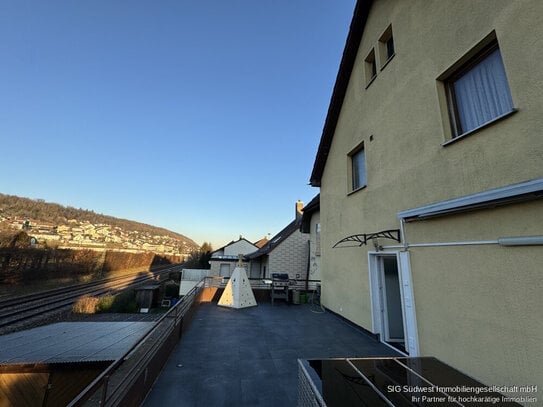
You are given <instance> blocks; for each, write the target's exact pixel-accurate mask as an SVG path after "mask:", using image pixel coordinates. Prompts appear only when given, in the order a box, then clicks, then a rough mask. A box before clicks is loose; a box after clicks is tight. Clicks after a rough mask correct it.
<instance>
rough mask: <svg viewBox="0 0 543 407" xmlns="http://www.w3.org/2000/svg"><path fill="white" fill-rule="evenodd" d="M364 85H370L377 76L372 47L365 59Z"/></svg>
mask: <svg viewBox="0 0 543 407" xmlns="http://www.w3.org/2000/svg"><path fill="white" fill-rule="evenodd" d="M365 62H366V63H365V68H366V69H365V71H366V87H368V86H370V84H371V83H372V82H373V80H374V79H375V77H376V76H377V62H376V61H375V50H374V49H373V48H372V49H371V51H370V53H369V54H368V56H367V57H366V59H365Z"/></svg>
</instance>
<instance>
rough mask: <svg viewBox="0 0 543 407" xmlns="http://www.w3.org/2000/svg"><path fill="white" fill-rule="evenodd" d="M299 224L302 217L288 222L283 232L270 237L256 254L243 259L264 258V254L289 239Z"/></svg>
mask: <svg viewBox="0 0 543 407" xmlns="http://www.w3.org/2000/svg"><path fill="white" fill-rule="evenodd" d="M301 223H302V217H301V216H300V217H299V218H296V219H294V220H293V221H292V222H290V223H289V224H288V225H287V226H286V227H285V228H284V229H283V230H281V231H280V232H279V233H278V234H276V235H275V236H274V237H272V238H271V239H270V241H269V242H268V243H266V244H265V245H264V246H262V247H261V248H260V249H258V250H257V251H256V252H253V253H249V254H247V255H246V256H245V257H246V258H247V259H250V260H252V259H256V258H258V257H261V256H264V255H265V254H268V253H269V252H271V251H272V250H273V249H275V248H276V247H277V246H278V245H279V244H281V243H282V242H283V241H284V240H285V239H286V238H287V237H289V236H290V235H292V234H293V233H294V232H296V231H297V230H298V229H299V228H300V224H301Z"/></svg>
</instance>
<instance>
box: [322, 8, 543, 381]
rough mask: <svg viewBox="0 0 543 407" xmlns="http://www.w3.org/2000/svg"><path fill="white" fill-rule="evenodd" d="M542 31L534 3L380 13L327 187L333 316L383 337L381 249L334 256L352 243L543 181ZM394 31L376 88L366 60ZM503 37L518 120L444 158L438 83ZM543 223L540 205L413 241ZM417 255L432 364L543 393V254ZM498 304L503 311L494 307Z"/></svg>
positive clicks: (414, 265) (541, 15)
mask: <svg viewBox="0 0 543 407" xmlns="http://www.w3.org/2000/svg"><path fill="white" fill-rule="evenodd" d="M542 23H543V3H541V2H539V1H536V0H526V1H519V2H510V1H503V0H498V1H478V2H473V1H469V0H461V1H455V2H442V1H423V0H419V1H409V2H406V1H392V0H381V1H376V2H374V6H373V8H372V9H371V11H370V14H369V18H368V23H367V26H366V29H365V32H364V36H363V39H362V44H361V46H360V49H359V53H358V56H357V60H356V62H355V66H354V69H353V73H352V77H351V81H350V83H349V87H348V90H347V94H346V98H345V101H344V104H343V108H342V112H341V115H340V118H339V122H338V124H337V128H336V133H335V135H334V141H333V143H332V146H331V149H330V154H329V156H328V160H327V162H326V167H325V170H324V173H323V176H322V179H321V204H320V208H321V223H322V230H323V233H322V264H321V266H322V271H321V273H322V280H323V288H322V295H323V302H324V303H325V305H326V306H327V307H328V308H330V309H331V310H333V311H334V312H337V313H339V314H340V315H342V316H344V317H346V318H347V319H350V320H352V321H353V322H355V323H357V324H359V325H361V326H363V327H365V328H367V329H370V330H374V329H375V327H373V326H372V313H371V312H372V310H371V298H370V283H369V277H368V272H369V271H368V252H369V251H370V250H373V247H366V246H364V247H356V248H346V249H339V248H336V249H334V248H332V246H333V245H334V244H335V243H336V242H338V241H339V240H341V239H342V238H344V237H346V236H349V235H352V234H357V233H371V232H377V231H381V230H385V229H398V228H399V221H398V219H397V217H396V214H397V212H399V211H401V210H405V209H409V208H414V207H417V206H421V205H427V204H430V203H433V202H437V201H441V200H445V199H451V198H455V197H459V196H463V195H467V194H471V193H476V192H480V191H483V190H488V189H491V188H496V187H501V186H506V185H510V184H514V183H518V182H523V181H527V180H530V179H534V178H538V177H541V176H543V173H542V171H541V162H543V137H541V135H540V129H541V128H542V127H543V115H542V114H541V106H543V89H542V86H543V71H542V70H541V69H540V67H541V63H540V62H541V61H543V47H539V46H536V44H541V43H543V31H542V30H541V29H540V28H538V29H537V30H534V27H543V24H542ZM389 24H392V30H393V35H394V41H395V49H396V55H395V56H394V57H393V58H392V59H391V60H390V61H389V63H388V64H387V65H386V66H385V67H384V69H383V70H379V66H378V75H377V77H376V79H375V80H374V81H373V82H372V83H371V84H370V85H369V86H368V87H367V89H366V82H365V79H364V78H365V75H364V58H365V57H366V55H368V53H369V51H370V49H371V48H372V47H375V46H377V42H378V39H379V37H380V36H381V34H382V33H383V32H384V30H385V29H386V28H387V27H388V25H389ZM493 30H495V32H496V36H497V39H498V43H499V45H500V50H501V53H502V58H503V61H504V65H505V69H506V74H507V78H508V82H509V87H510V89H511V95H512V98H513V103H514V106H515V107H516V108H518V112H517V113H515V114H513V115H512V116H510V117H508V118H506V119H504V120H502V121H500V122H497V123H494V124H493V125H491V126H490V127H487V128H485V129H482V130H480V131H478V132H477V133H475V134H473V135H471V136H468V137H466V138H465V139H463V140H460V141H458V142H456V143H453V144H450V145H448V146H446V147H444V146H443V143H444V142H445V141H446V140H448V137H449V136H450V130H449V123H448V117H447V115H446V114H445V113H446V108H445V112H444V111H443V110H444V104H443V102H444V101H443V86H442V84H441V83H440V82H439V81H438V80H437V78H438V77H439V76H440V75H441V74H443V73H444V72H445V71H446V70H447V69H448V68H450V67H451V66H452V65H453V64H454V63H455V62H457V61H458V60H459V59H460V58H461V57H462V56H464V55H465V54H466V53H467V52H468V51H469V50H470V49H472V48H473V47H474V46H475V45H476V44H477V43H478V42H479V41H481V40H482V39H483V38H485V37H486V36H487V35H488V34H489V33H490V32H492V31H493ZM362 142H363V143H364V147H365V152H366V170H367V179H368V185H367V187H366V188H364V189H362V190H359V191H357V192H354V193H349V182H350V181H349V177H348V168H349V160H348V156H347V155H348V153H349V152H351V151H352V150H353V149H354V148H355V147H356V146H358V145H360V143H362ZM542 211H543V208H542V204H541V203H540V202H534V203H529V204H523V205H513V206H510V207H506V208H501V209H499V210H487V211H483V212H474V213H472V214H466V215H457V216H450V217H446V218H442V219H440V220H439V221H437V220H436V221H426V222H419V223H417V222H415V223H410V224H408V225H407V226H406V233H407V238H408V240H409V242H410V243H422V242H443V241H452V240H455V239H459V240H464V241H470V240H487V239H496V238H498V237H500V236H509V235H512V236H515V235H530V234H534V235H537V234H543V231H542V229H541V222H534V220H536V219H540V216H541V213H542ZM381 243H382V244H385V245H386V244H393V243H394V242H392V241H382V242H381ZM410 253H411V269H412V270H411V272H412V279H413V285H414V292H415V306H416V311H417V322H418V327H419V339H420V350H421V353H422V354H425V355H432V356H436V357H438V358H441V359H442V360H444V361H445V362H447V363H449V364H451V365H453V366H455V367H457V368H459V369H461V370H463V371H466V372H468V373H470V374H472V375H473V376H475V377H477V378H479V379H480V380H483V381H486V382H488V383H493V384H499V383H514V384H518V383H523V382H524V381H526V382H529V381H533V379H534V378H535V377H539V378H540V379H542V380H543V378H541V373H539V370H538V369H539V368H538V364H539V363H540V362H541V360H540V358H538V357H536V358H534V357H533V355H534V354H536V353H540V352H538V351H537V346H538V345H537V344H536V343H535V341H533V340H532V339H531V338H533V337H534V335H536V331H537V330H541V329H542V326H541V323H534V320H535V321H541V320H542V319H543V318H541V314H540V313H539V314H538V315H533V314H532V315H530V311H528V310H533V309H543V304H542V301H541V299H540V298H541V296H538V295H537V294H536V292H534V290H536V291H539V290H540V289H541V288H543V287H542V283H541V278H540V277H538V276H539V275H538V274H537V271H536V270H538V269H540V266H538V265H540V264H541V262H542V260H543V259H542V258H541V248H540V247H536V248H515V249H512V248H503V247H498V246H488V247H484V248H482V247H479V248H473V247H448V248H442V249H435V248H432V249H430V248H424V249H423V248H420V249H415V248H413V249H410ZM519 267H520V268H519ZM520 270H524V271H523V272H520ZM519 272H520V274H519ZM511 276H515V277H514V278H513V279H511ZM473 287H477V289H473ZM525 293H528V294H527V295H525ZM497 298H502V299H504V298H505V301H506V302H507V304H503V303H501V304H499V305H500V306H496V305H498V302H496V301H499V300H497ZM468 310H478V311H480V312H475V313H472V314H471V315H468V314H467V311H468ZM457 311H458V312H457ZM460 311H461V312H460ZM508 327H515V328H514V329H509V328H508ZM536 336H537V335H536ZM445 339H448V340H445ZM504 355H505V356H504ZM530 355H532V356H530ZM513 379H514V380H513Z"/></svg>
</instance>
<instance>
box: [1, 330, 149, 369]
mask: <svg viewBox="0 0 543 407" xmlns="http://www.w3.org/2000/svg"><path fill="white" fill-rule="evenodd" d="M153 325H154V324H153V323H152V322H60V323H56V324H51V325H45V326H40V327H38V328H33V329H28V330H26V331H20V332H15V333H12V334H8V335H3V336H0V363H2V364H15V363H66V362H82V361H105V360H112V361H113V360H115V359H117V358H119V357H121V356H123V355H124V354H125V353H126V352H127V351H129V350H130V348H131V347H132V346H133V345H134V344H135V343H136V342H137V341H138V340H139V339H140V338H141V337H142V336H143V335H145V334H146V333H147V332H148V331H149V330H150V329H151V328H152V326H153Z"/></svg>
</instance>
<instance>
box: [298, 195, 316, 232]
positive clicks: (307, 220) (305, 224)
mask: <svg viewBox="0 0 543 407" xmlns="http://www.w3.org/2000/svg"><path fill="white" fill-rule="evenodd" d="M320 197H321V194H317V196H315V197H314V198H313V199H312V200H311V201H310V202H309V203H308V204H307V205H306V206H304V209H303V214H302V223H301V224H300V231H301V232H302V233H309V232H311V217H312V216H313V214H314V213H315V212H317V211H318V210H320Z"/></svg>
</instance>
